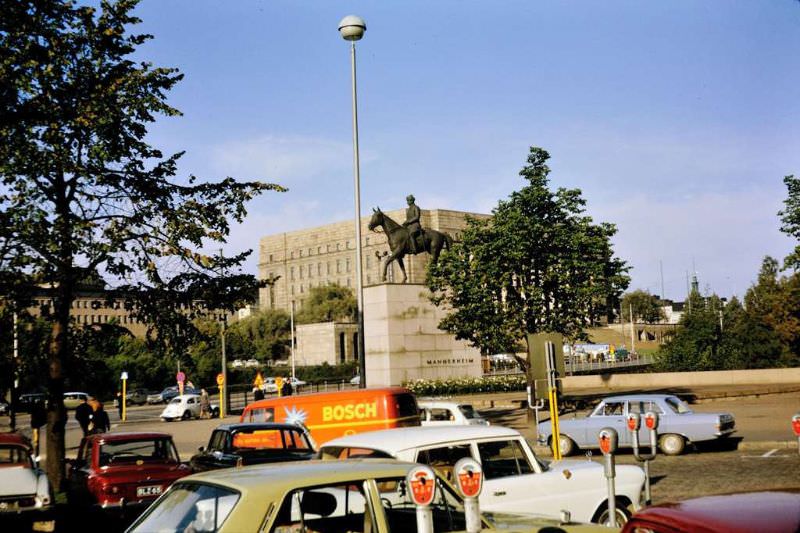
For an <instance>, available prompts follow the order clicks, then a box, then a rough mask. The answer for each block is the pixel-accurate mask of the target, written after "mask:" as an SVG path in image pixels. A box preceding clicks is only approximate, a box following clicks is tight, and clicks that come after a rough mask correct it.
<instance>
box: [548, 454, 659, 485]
mask: <svg viewBox="0 0 800 533" xmlns="http://www.w3.org/2000/svg"><path fill="white" fill-rule="evenodd" d="M547 469H548V471H550V472H562V473H563V475H564V476H565V477H567V478H570V477H572V476H577V477H584V476H592V477H593V476H601V477H605V467H604V466H603V465H602V464H601V463H598V462H595V461H589V460H586V459H562V460H560V461H553V462H551V463H549V464H547ZM567 471H568V472H569V473H568V474H567ZM615 471H616V477H617V482H618V483H619V484H626V485H627V484H629V483H633V484H637V485H638V484H640V483H641V484H642V485H644V470H642V469H641V468H640V467H638V466H636V465H616V466H615Z"/></svg>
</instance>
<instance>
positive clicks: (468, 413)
mask: <svg viewBox="0 0 800 533" xmlns="http://www.w3.org/2000/svg"><path fill="white" fill-rule="evenodd" d="M458 410H459V411H461V413H462V414H463V415H464V417H465V418H480V417H481V415H479V414H478V412H477V411H475V408H474V407H472V406H471V405H470V404H468V403H462V404H461V405H459V406H458Z"/></svg>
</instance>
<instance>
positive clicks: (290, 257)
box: [289, 250, 294, 259]
mask: <svg viewBox="0 0 800 533" xmlns="http://www.w3.org/2000/svg"><path fill="white" fill-rule="evenodd" d="M289 259H294V250H292V251H291V252H289Z"/></svg>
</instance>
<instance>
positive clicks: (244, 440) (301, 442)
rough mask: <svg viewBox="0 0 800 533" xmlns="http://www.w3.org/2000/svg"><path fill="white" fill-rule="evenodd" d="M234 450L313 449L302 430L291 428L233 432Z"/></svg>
mask: <svg viewBox="0 0 800 533" xmlns="http://www.w3.org/2000/svg"><path fill="white" fill-rule="evenodd" d="M232 444H233V449H234V450H263V449H288V450H312V449H313V448H312V447H311V443H310V442H309V441H308V439H307V438H306V437H305V435H303V433H302V432H300V431H295V430H289V429H248V430H239V431H237V432H236V433H234V434H233V443H232Z"/></svg>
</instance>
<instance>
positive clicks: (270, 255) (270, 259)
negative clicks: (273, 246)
mask: <svg viewBox="0 0 800 533" xmlns="http://www.w3.org/2000/svg"><path fill="white" fill-rule="evenodd" d="M269 262H270V263H272V254H269Z"/></svg>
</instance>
